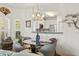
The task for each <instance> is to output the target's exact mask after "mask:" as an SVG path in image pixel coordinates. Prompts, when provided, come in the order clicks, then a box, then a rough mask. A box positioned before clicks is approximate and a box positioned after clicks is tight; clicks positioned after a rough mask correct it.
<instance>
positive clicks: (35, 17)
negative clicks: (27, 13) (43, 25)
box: [32, 4, 44, 20]
mask: <svg viewBox="0 0 79 59" xmlns="http://www.w3.org/2000/svg"><path fill="white" fill-rule="evenodd" d="M43 17H44V15H43V14H42V13H41V12H40V11H39V4H37V9H36V10H34V11H33V14H32V19H33V20H42V19H43Z"/></svg>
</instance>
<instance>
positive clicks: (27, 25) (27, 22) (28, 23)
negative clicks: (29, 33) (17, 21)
mask: <svg viewBox="0 0 79 59" xmlns="http://www.w3.org/2000/svg"><path fill="white" fill-rule="evenodd" d="M26 27H28V28H30V27H31V20H27V21H26Z"/></svg>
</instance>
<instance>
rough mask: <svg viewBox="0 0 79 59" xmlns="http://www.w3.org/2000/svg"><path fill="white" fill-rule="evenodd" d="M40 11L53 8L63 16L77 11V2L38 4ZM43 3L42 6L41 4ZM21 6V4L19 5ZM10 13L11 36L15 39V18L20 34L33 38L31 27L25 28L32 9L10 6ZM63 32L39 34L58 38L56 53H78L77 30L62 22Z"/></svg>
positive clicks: (78, 31) (78, 35) (78, 34)
mask: <svg viewBox="0 0 79 59" xmlns="http://www.w3.org/2000/svg"><path fill="white" fill-rule="evenodd" d="M40 5H41V6H40V7H41V10H42V12H44V11H46V10H47V11H48V10H52V11H53V10H54V11H57V12H58V15H59V16H62V19H63V17H64V16H65V15H66V14H68V13H77V12H78V13H79V7H78V6H79V4H50V5H48V4H40ZM42 5H43V6H42ZM20 6H21V5H20ZM10 8H12V13H11V14H10V15H9V16H7V18H9V19H10V20H11V21H10V23H11V36H12V38H13V40H15V35H14V34H15V19H20V21H21V25H22V26H21V34H22V36H31V37H32V38H33V39H35V36H36V34H35V33H31V30H32V28H25V20H32V19H31V15H32V9H27V8H16V7H11V6H10ZM62 25H63V27H62V31H63V34H40V36H41V40H49V38H52V37H55V38H57V39H58V44H57V53H59V54H61V55H79V43H78V41H79V30H77V29H76V28H75V27H74V26H73V25H72V26H71V27H68V25H67V24H65V23H63V24H62Z"/></svg>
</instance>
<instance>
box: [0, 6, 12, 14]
mask: <svg viewBox="0 0 79 59" xmlns="http://www.w3.org/2000/svg"><path fill="white" fill-rule="evenodd" d="M0 12H2V13H3V14H5V15H7V14H9V13H11V11H10V10H9V9H8V8H6V7H0Z"/></svg>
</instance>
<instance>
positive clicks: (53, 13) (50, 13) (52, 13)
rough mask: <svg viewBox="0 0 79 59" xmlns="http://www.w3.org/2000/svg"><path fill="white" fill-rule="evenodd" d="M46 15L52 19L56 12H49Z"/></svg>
mask: <svg viewBox="0 0 79 59" xmlns="http://www.w3.org/2000/svg"><path fill="white" fill-rule="evenodd" d="M46 15H48V16H50V17H53V16H56V12H52V11H49V12H46Z"/></svg>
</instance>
